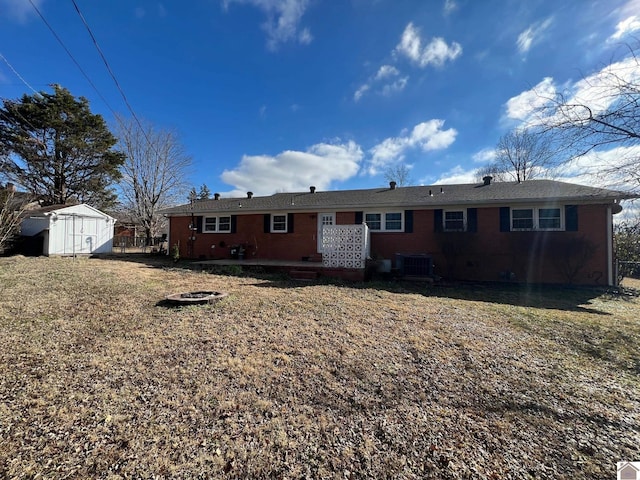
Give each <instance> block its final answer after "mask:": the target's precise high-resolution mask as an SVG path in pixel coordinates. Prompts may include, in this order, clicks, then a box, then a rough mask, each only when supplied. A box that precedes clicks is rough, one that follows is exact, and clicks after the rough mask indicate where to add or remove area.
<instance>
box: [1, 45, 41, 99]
mask: <svg viewBox="0 0 640 480" xmlns="http://www.w3.org/2000/svg"><path fill="white" fill-rule="evenodd" d="M0 58H1V59H2V60H3V61H4V63H6V64H7V67H9V68H10V69H11V71H12V72H13V73H14V74H15V76H16V77H18V78H19V79H20V81H21V82H22V83H24V84H25V85H26V86H27V88H28V89H29V90H31V91H32V92H33V93H35V94H36V95H40V94H39V93H38V92H36V91H35V89H34V88H33V87H32V86H31V85H29V83H28V82H27V81H26V80H25V79H24V78H22V75H20V74H19V73H18V71H17V70H16V69H15V68H13V65H11V64H10V63H9V60H7V58H6V57H5V56H4V55H3V54H2V52H0Z"/></svg>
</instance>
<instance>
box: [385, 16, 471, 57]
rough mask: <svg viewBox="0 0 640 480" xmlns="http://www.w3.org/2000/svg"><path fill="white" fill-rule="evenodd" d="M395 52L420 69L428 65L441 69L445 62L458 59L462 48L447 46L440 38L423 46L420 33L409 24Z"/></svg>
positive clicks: (454, 44) (453, 44) (452, 45)
mask: <svg viewBox="0 0 640 480" xmlns="http://www.w3.org/2000/svg"><path fill="white" fill-rule="evenodd" d="M395 51H396V52H398V53H400V54H402V55H404V56H405V57H407V58H408V59H409V60H411V61H412V62H414V63H416V64H417V65H419V66H420V67H422V68H424V67H426V66H428V65H434V66H436V67H441V66H442V65H444V64H445V63H446V62H447V61H453V60H455V59H456V58H458V57H459V56H460V55H461V54H462V47H461V46H460V44H459V43H456V42H453V43H451V45H447V42H445V41H444V39H442V38H440V37H436V38H432V39H431V41H430V42H429V43H428V44H426V45H424V46H423V44H422V39H421V38H420V32H419V31H418V29H416V28H415V27H414V26H413V23H409V24H408V25H407V27H406V28H405V29H404V32H403V33H402V37H401V39H400V43H399V44H398V46H397V47H396V50H395Z"/></svg>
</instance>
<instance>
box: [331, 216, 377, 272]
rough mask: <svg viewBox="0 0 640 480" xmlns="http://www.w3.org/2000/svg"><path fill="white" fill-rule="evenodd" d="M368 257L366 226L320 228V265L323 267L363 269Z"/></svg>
mask: <svg viewBox="0 0 640 480" xmlns="http://www.w3.org/2000/svg"><path fill="white" fill-rule="evenodd" d="M368 257H369V227H367V225H366V224H364V223H363V224H361V225H324V226H323V227H322V264H323V265H324V266H325V267H342V268H364V266H365V260H366V259H367V258H368Z"/></svg>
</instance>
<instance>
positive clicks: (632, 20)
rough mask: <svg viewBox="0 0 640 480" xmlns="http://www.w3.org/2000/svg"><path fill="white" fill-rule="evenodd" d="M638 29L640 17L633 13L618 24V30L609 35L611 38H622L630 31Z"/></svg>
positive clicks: (639, 27)
mask: <svg viewBox="0 0 640 480" xmlns="http://www.w3.org/2000/svg"><path fill="white" fill-rule="evenodd" d="M638 30H640V18H638V17H637V16H636V15H632V16H631V17H628V18H625V19H624V20H622V21H621V22H619V23H618V25H616V31H615V33H614V34H613V35H611V36H610V37H609V40H620V39H621V38H622V37H626V36H627V35H629V34H630V33H633V32H636V31H638Z"/></svg>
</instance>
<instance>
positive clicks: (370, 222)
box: [364, 213, 382, 230]
mask: <svg viewBox="0 0 640 480" xmlns="http://www.w3.org/2000/svg"><path fill="white" fill-rule="evenodd" d="M380 217H381V215H380V214H379V213H367V214H366V215H365V217H364V221H365V223H366V224H367V226H368V227H369V228H370V229H371V230H380V228H381V226H382V225H381V222H380Z"/></svg>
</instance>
